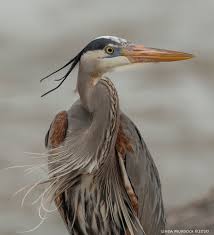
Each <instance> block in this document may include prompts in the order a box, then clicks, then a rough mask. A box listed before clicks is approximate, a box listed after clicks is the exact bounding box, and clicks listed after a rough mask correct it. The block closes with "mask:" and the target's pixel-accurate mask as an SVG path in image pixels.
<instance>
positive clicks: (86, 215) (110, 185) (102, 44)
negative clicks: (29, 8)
mask: <svg viewBox="0 0 214 235" xmlns="http://www.w3.org/2000/svg"><path fill="white" fill-rule="evenodd" d="M190 58H192V55H191V54H187V53H183V52H176V51H169V50H160V49H154V48H146V47H144V46H143V45H137V44H133V43H130V42H128V41H127V40H125V39H122V38H118V37H113V36H102V37H98V38H96V39H94V40H93V41H91V42H90V43H89V44H88V45H87V46H86V47H85V48H84V49H83V50H82V51H81V52H79V53H78V55H77V56H75V57H74V58H73V59H72V60H71V61H69V62H68V63H67V64H66V65H65V66H63V67H62V68H60V69H58V70H57V71H55V72H54V73H56V72H58V71H59V70H61V69H63V68H65V67H67V66H69V65H70V68H69V69H68V72H67V73H66V75H65V76H64V77H62V78H61V79H58V81H61V82H60V83H59V85H58V86H57V87H56V88H58V87H59V86H60V85H61V84H62V83H63V82H64V80H65V79H66V78H67V76H68V75H69V74H70V73H71V71H72V69H73V68H74V67H75V66H76V65H77V64H78V63H79V72H78V80H77V90H78V93H79V96H80V99H79V100H78V101H76V102H75V103H74V104H73V105H72V107H71V108H70V109H69V110H68V111H62V112H60V113H59V114H57V115H56V117H55V118H54V120H53V122H52V124H51V126H50V129H49V131H48V133H47V135H46V141H45V142H46V146H47V147H48V149H49V152H50V156H49V177H50V180H51V182H52V190H53V192H54V195H55V196H54V200H55V203H56V205H57V207H58V209H59V212H60V214H61V216H62V218H63V220H64V222H65V224H66V226H67V228H68V231H69V233H70V234H74V235H77V234H78V235H82V234H84V235H86V234H90V235H98V234H99V235H101V234H102V235H107V234H109V235H110V234H121V235H125V234H126V235H128V234H131V235H134V234H138V235H139V234H147V235H157V234H161V230H164V228H165V222H166V221H165V214H164V206H163V200H162V193H161V183H160V179H159V175H158V171H157V168H156V166H155V163H154V161H153V159H152V157H151V155H150V153H149V151H148V149H147V147H146V144H145V142H144V141H143V139H142V137H141V135H140V132H139V130H138V129H137V127H136V126H135V124H134V123H133V122H132V121H131V120H130V119H129V118H128V117H127V116H126V115H125V114H124V113H123V112H122V111H121V110H120V106H119V97H118V94H117V90H116V89H115V86H114V85H113V83H112V82H111V80H110V79H108V78H106V77H103V75H104V74H105V73H106V72H109V71H111V70H113V69H114V68H116V67H119V66H124V65H130V64H135V63H145V62H168V61H177V60H186V59H190ZM54 73H52V74H50V75H53V74H54ZM50 75H49V76H50ZM49 76H47V77H49ZM47 77H45V78H47ZM42 80H43V79H42ZM56 88H54V89H52V90H50V91H49V92H51V91H53V90H55V89H56ZM49 92H47V93H49ZM47 93H45V94H44V95H46V94H47ZM162 233H164V231H162Z"/></svg>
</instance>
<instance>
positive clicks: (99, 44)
mask: <svg viewBox="0 0 214 235" xmlns="http://www.w3.org/2000/svg"><path fill="white" fill-rule="evenodd" d="M109 44H112V45H117V46H118V45H120V43H118V42H115V41H113V40H111V39H108V38H98V39H95V40H93V41H92V42H90V43H89V44H88V45H87V46H86V47H85V48H84V50H83V53H85V52H87V51H94V50H103V49H104V48H105V47H106V46H107V45H109Z"/></svg>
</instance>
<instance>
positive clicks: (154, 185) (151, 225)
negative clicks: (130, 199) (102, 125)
mask: <svg viewBox="0 0 214 235" xmlns="http://www.w3.org/2000/svg"><path fill="white" fill-rule="evenodd" d="M120 125H121V127H120V128H122V131H123V133H124V134H125V138H126V140H127V142H128V145H129V146H130V147H129V148H128V149H126V151H125V152H124V164H125V169H126V174H127V176H128V178H129V180H130V183H131V185H132V188H133V191H134V192H135V194H136V196H137V199H138V206H137V207H138V217H139V220H140V221H141V224H142V226H143V228H144V230H145V233H146V234H155V235H156V234H160V233H161V232H160V230H161V229H164V227H165V215H164V208H163V201H162V193H161V184H160V178H159V174H158V170H157V168H156V166H155V163H154V161H153V159H152V157H151V154H150V152H149V150H148V148H147V146H146V144H145V142H144V140H143V138H142V137H141V134H140V132H139V130H138V129H137V127H136V126H135V124H134V123H133V122H132V121H131V120H130V119H129V118H128V117H127V116H126V115H125V114H123V113H122V114H121V123H120ZM130 148H131V149H130ZM154 229H157V230H155V231H154Z"/></svg>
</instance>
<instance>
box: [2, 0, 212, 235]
mask: <svg viewBox="0 0 214 235" xmlns="http://www.w3.org/2000/svg"><path fill="white" fill-rule="evenodd" d="M0 5H1V7H0V149H1V155H0V167H1V169H2V168H5V167H8V166H12V165H22V164H26V163H29V161H30V159H29V156H28V155H27V154H25V153H24V152H39V153H41V152H44V150H45V149H44V136H45V134H46V131H47V129H48V128H49V125H50V123H51V121H52V119H53V117H54V115H55V114H56V113H57V112H59V111H61V110H64V109H68V108H69V107H70V106H71V105H72V103H73V102H74V101H75V100H76V99H77V98H78V96H77V94H75V92H74V89H75V83H76V72H77V70H75V71H74V72H73V73H72V75H71V77H70V78H69V79H67V80H66V82H65V83H64V84H63V86H62V87H61V88H60V89H59V90H57V91H56V92H54V93H51V94H50V95H48V96H47V97H44V98H40V95H41V94H42V92H44V91H46V90H47V89H50V88H51V87H53V86H54V85H56V82H54V81H53V79H49V80H48V81H47V82H46V83H45V84H44V85H43V86H42V87H41V85H40V83H39V79H40V78H41V77H43V76H45V75H47V74H48V73H50V72H52V71H54V70H55V69H56V68H57V67H59V66H61V65H63V64H65V63H66V62H67V61H68V60H69V59H71V58H72V57H73V56H75V55H76V54H77V53H78V52H79V51H80V50H81V49H82V48H83V47H84V46H85V45H86V44H87V43H88V42H89V41H91V40H92V39H93V38H94V37H97V36H100V35H116V36H119V37H123V38H126V39H129V40H131V41H134V42H142V43H144V44H145V45H146V46H150V47H157V48H164V49H172V50H181V51H185V52H190V53H193V54H195V55H196V58H195V59H193V60H192V61H184V62H175V63H169V64H168V63H163V64H146V65H144V66H141V67H139V68H137V69H136V70H135V71H118V72H115V73H113V74H111V75H110V77H111V78H112V80H113V81H114V84H115V86H116V87H117V89H118V91H119V95H120V102H121V109H122V110H124V112H126V113H127V114H128V116H129V117H131V119H133V121H134V122H135V123H136V124H137V126H138V127H139V129H140V131H141V133H142V135H143V137H144V139H145V141H146V143H147V145H148V147H149V149H150V151H151V153H152V156H153V158H154V160H155V162H156V164H157V167H158V169H159V173H160V176H161V181H162V187H163V197H164V202H165V207H166V209H167V210H168V209H169V208H173V207H176V206H181V205H184V204H185V203H188V202H190V201H192V200H195V199H197V198H200V197H203V195H205V194H206V193H207V192H208V191H209V189H210V188H211V187H212V186H213V179H214V170H213V168H214V167H213V166H214V156H213V154H214V104H213V103H214V77H213V75H214V50H213V42H214V30H213V24H214V18H213V9H214V1H213V0H206V1H195V0H189V1H186V0H179V1H172V0H162V1H151V0H139V1H124V0H118V1H113V0H108V1H98V0H93V1H86V0H85V1H84V0H76V1H74V0H61V1H57V0H30V1H29V0H19V1H12V0H8V1H3V0H0ZM33 177H35V176H31V175H27V176H25V175H24V173H23V169H12V170H8V171H0V185H1V187H0V234H1V235H14V234H16V232H17V231H23V230H27V229H30V228H32V227H34V226H35V225H36V224H38V223H39V218H38V216H37V215H36V212H35V208H33V207H32V206H31V203H30V200H29V201H28V203H27V204H26V205H25V206H24V207H22V208H21V206H20V203H21V196H18V197H12V194H13V193H14V192H15V191H17V190H18V189H19V188H21V187H22V186H24V185H25V184H26V183H29V182H33ZM22 196H23V195H22ZM31 234H32V235H36V234H37V235H38V234H47V235H48V234H51V235H58V234H66V229H65V226H64V225H63V223H62V221H61V219H60V217H59V215H58V213H57V212H55V213H53V215H51V216H50V218H48V220H47V221H46V222H45V223H44V224H43V225H41V227H40V228H39V229H37V230H36V231H34V232H32V233H31Z"/></svg>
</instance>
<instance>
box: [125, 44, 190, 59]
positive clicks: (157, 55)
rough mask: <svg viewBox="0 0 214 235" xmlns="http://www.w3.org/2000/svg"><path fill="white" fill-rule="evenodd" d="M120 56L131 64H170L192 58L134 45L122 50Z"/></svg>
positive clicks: (182, 53) (183, 54) (184, 54)
mask: <svg viewBox="0 0 214 235" xmlns="http://www.w3.org/2000/svg"><path fill="white" fill-rule="evenodd" d="M122 55H123V56H126V57H127V58H128V60H129V61H130V62H131V63H143V62H171V61H178V60H188V59H191V58H193V57H194V56H193V55H192V54H188V53H184V52H178V51H170V50H163V49H155V48H148V47H144V46H143V45H135V44H131V45H129V46H127V47H125V48H123V49H122Z"/></svg>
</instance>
